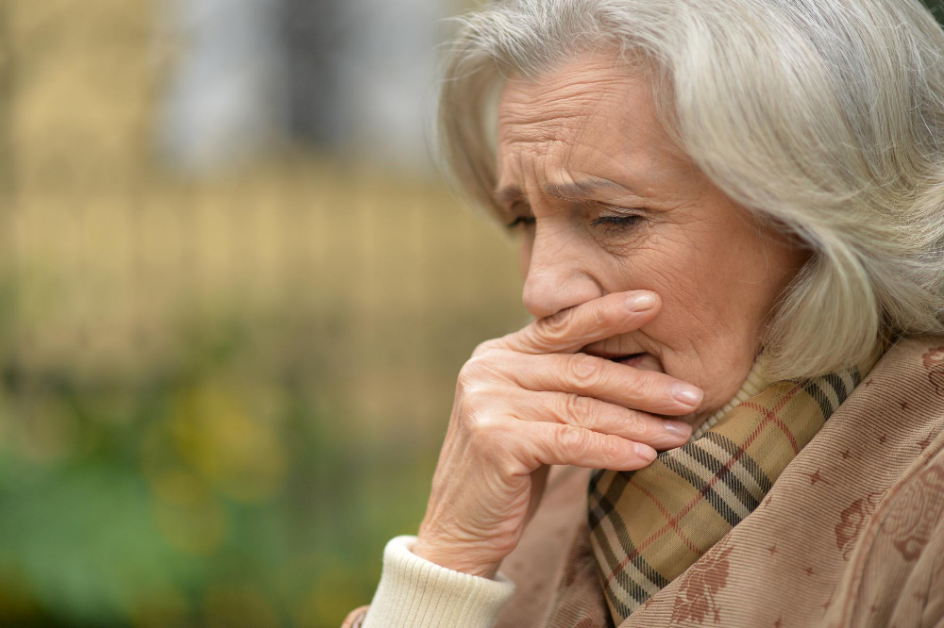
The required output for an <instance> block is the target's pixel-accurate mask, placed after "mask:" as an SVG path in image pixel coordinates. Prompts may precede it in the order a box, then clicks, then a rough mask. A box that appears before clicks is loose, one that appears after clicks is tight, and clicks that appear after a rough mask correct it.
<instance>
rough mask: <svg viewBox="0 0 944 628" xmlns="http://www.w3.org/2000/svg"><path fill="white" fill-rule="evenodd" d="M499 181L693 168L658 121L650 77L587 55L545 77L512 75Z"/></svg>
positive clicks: (503, 105)
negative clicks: (676, 149) (673, 145)
mask: <svg viewBox="0 0 944 628" xmlns="http://www.w3.org/2000/svg"><path fill="white" fill-rule="evenodd" d="M496 158H497V162H496V165H497V173H498V179H499V180H498V184H499V187H501V186H502V185H506V184H508V183H511V182H512V181H511V180H512V179H515V180H518V179H521V178H523V177H527V176H531V175H533V174H537V175H538V176H539V177H540V178H542V179H553V178H555V177H556V176H558V175H557V173H559V172H561V171H563V172H566V173H584V174H593V175H595V176H598V177H602V178H624V177H625V176H627V173H629V174H633V175H634V176H636V177H639V178H642V179H645V180H646V181H648V182H657V181H658V180H659V179H660V178H661V177H662V176H664V175H665V174H667V173H668V172H670V171H676V170H678V169H680V168H684V169H686V170H688V169H690V167H691V164H690V162H689V161H688V160H686V159H684V158H683V157H681V156H680V155H679V154H678V152H677V151H675V150H673V148H672V146H671V142H670V140H669V137H668V135H667V134H666V133H665V131H664V129H663V127H662V124H661V122H660V121H659V119H658V115H657V111H656V106H655V102H654V100H653V93H652V85H651V82H650V79H649V77H648V75H647V74H646V73H645V72H642V71H640V70H639V69H638V68H636V67H633V66H630V65H627V64H626V63H622V62H620V61H619V60H617V59H614V58H613V57H612V56H611V55H602V54H590V53H588V54H584V55H581V56H579V57H576V58H574V59H572V60H570V61H568V62H566V63H563V64H561V65H559V66H557V67H556V68H554V69H553V70H549V71H547V72H545V73H543V74H542V75H540V76H538V77H536V78H533V79H527V78H524V77H522V76H520V75H515V74H513V75H511V76H510V77H509V79H508V81H507V82H506V84H505V85H504V87H503V89H502V93H501V98H500V101H499V107H498V154H497V156H496Z"/></svg>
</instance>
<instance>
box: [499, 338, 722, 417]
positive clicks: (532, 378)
mask: <svg viewBox="0 0 944 628" xmlns="http://www.w3.org/2000/svg"><path fill="white" fill-rule="evenodd" d="M488 368H489V369H490V371H491V372H492V373H494V374H495V375H497V376H500V377H505V378H507V379H508V380H509V381H511V382H513V383H515V384H516V385H518V386H520V387H521V388H525V389H527V390H533V391H552V392H565V393H576V394H578V395H582V396H585V397H594V398H596V399H599V400H600V401H606V402H608V403H613V404H617V405H620V406H623V407H626V408H633V409H636V410H644V411H646V412H653V413H655V414H667V415H672V416H678V415H682V414H688V413H690V412H693V411H694V410H696V409H697V408H698V406H699V405H700V404H701V401H702V398H703V396H704V393H703V391H702V390H701V389H700V388H698V387H697V386H692V385H691V384H688V383H687V382H683V381H682V380H680V379H676V378H675V377H672V376H671V375H667V374H665V373H659V372H658V371H646V370H642V369H637V368H634V367H632V366H627V365H625V364H620V363H618V362H613V361H612V360H607V359H606V358H600V357H597V356H592V355H587V354H585V353H573V354H561V353H550V354H544V355H526V354H522V353H518V352H515V351H503V352H502V353H501V354H496V355H493V356H490V357H489V358H488Z"/></svg>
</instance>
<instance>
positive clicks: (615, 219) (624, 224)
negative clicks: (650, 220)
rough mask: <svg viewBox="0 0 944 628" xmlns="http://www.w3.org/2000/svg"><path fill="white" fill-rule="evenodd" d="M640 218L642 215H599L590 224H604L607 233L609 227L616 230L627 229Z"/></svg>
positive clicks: (596, 225) (597, 225)
mask: <svg viewBox="0 0 944 628" xmlns="http://www.w3.org/2000/svg"><path fill="white" fill-rule="evenodd" d="M641 220H642V216H601V217H600V218H597V219H596V220H594V221H593V222H592V223H590V224H592V225H593V226H594V227H600V226H604V227H606V232H607V233H609V232H610V230H611V229H614V230H617V231H621V230H625V229H629V228H630V227H633V226H635V225H636V224H637V223H638V222H639V221H641Z"/></svg>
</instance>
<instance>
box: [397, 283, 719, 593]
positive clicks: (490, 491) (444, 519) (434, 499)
mask: <svg viewBox="0 0 944 628" xmlns="http://www.w3.org/2000/svg"><path fill="white" fill-rule="evenodd" d="M659 307H660V301H659V298H658V296H656V295H655V294H654V293H652V292H645V291H634V292H622V293H613V294H609V295H606V296H604V297H601V298H599V299H594V300H593V301H588V302H587V303H583V304H581V305H578V306H575V307H572V308H569V309H567V310H562V311H561V312H558V313H557V314H555V315H553V316H550V317H547V318H543V319H538V320H536V321H535V322H533V323H531V324H530V325H528V326H527V327H525V328H524V329H521V330H520V331H517V332H515V333H512V334H509V335H507V336H505V337H503V338H498V339H495V340H489V341H487V342H484V343H483V344H481V345H479V347H478V348H476V350H475V352H474V353H473V354H472V358H471V359H470V360H469V361H468V362H466V364H465V366H464V367H463V368H462V370H461V372H460V373H459V379H458V383H457V385H456V398H455V403H454V405H453V409H452V416H451V418H450V423H449V429H448V431H447V433H446V439H445V443H444V444H443V448H442V451H441V452H440V455H439V463H438V465H437V467H436V473H435V476H434V478H433V488H432V493H431V495H430V498H429V504H428V506H427V510H426V516H425V517H424V519H423V523H422V525H421V526H420V531H419V534H418V538H417V542H416V544H415V545H414V547H413V552H414V554H416V555H417V556H420V557H422V558H425V559H426V560H430V561H432V562H434V563H436V564H439V565H442V566H444V567H448V568H450V569H454V570H456V571H461V572H464V573H469V574H472V575H476V576H484V577H489V578H491V577H494V576H495V574H496V572H497V571H498V567H499V565H500V564H501V561H502V559H504V558H505V556H507V555H508V554H509V553H510V552H511V551H512V550H513V549H514V548H515V546H516V545H517V544H518V539H519V538H520V537H521V533H522V532H523V530H524V527H525V525H526V524H527V522H528V521H529V520H530V518H531V515H532V514H533V513H534V511H535V509H536V508H537V506H538V502H539V501H540V498H541V493H542V492H543V489H544V483H545V480H546V478H547V471H548V466H547V465H553V464H558V465H574V466H578V467H588V468H594V469H613V470H618V471H630V470H633V469H639V468H641V467H644V466H646V465H648V464H649V463H650V462H652V461H653V460H654V459H655V457H656V450H655V449H654V448H655V447H657V448H663V449H665V448H671V447H678V446H680V445H683V444H684V443H686V442H687V441H688V439H689V437H690V435H691V428H690V427H689V426H688V425H687V424H685V423H682V422H680V421H674V420H667V419H663V418H660V417H656V416H653V414H650V413H657V414H662V415H674V416H677V415H683V414H688V413H690V412H692V411H694V410H695V409H696V408H697V407H698V405H699V403H701V398H702V391H701V390H699V389H698V388H695V387H694V386H691V385H689V384H686V383H684V382H681V381H679V380H677V379H675V378H673V377H670V376H669V375H666V374H664V373H657V372H653V371H643V370H639V369H636V368H633V367H631V366H626V365H623V364H619V363H617V362H613V361H611V360H607V359H604V358H599V357H594V356H591V355H587V354H583V353H578V352H579V351H580V350H581V349H582V348H583V347H585V346H587V345H588V344H590V343H592V342H596V341H598V340H603V339H606V338H609V337H612V336H615V335H618V334H622V333H627V332H629V331H633V330H635V329H638V328H640V327H642V326H643V325H645V324H646V323H648V322H649V321H651V320H652V319H653V318H654V317H655V315H656V313H657V312H658V310H659ZM685 390H688V391H689V393H690V396H688V397H686V396H685V395H682V394H679V393H680V392H681V391H685ZM691 393H694V397H692V396H691Z"/></svg>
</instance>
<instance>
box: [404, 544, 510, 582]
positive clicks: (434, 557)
mask: <svg viewBox="0 0 944 628" xmlns="http://www.w3.org/2000/svg"><path fill="white" fill-rule="evenodd" d="M411 551H412V552H413V554H414V555H415V556H418V557H419V558H422V559H423V560H428V561H429V562H431V563H434V564H436V565H439V566H440V567H445V568H446V569H451V570H453V571H457V572H459V573H464V574H468V575H470V576H478V577H480V578H488V579H489V580H494V579H495V576H496V575H497V574H498V568H499V566H500V565H501V561H499V562H487V561H476V560H475V559H474V558H472V557H471V556H470V555H469V551H468V550H466V549H458V548H456V546H455V545H450V544H443V543H440V542H436V541H434V540H431V539H426V538H424V537H422V536H419V537H417V540H416V543H415V544H414V545H413V548H412V550H411Z"/></svg>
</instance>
